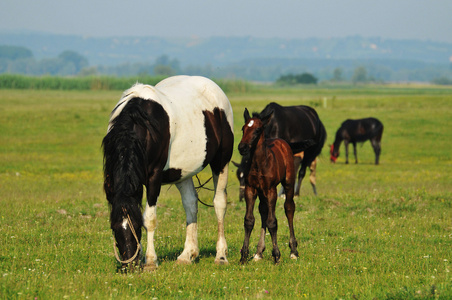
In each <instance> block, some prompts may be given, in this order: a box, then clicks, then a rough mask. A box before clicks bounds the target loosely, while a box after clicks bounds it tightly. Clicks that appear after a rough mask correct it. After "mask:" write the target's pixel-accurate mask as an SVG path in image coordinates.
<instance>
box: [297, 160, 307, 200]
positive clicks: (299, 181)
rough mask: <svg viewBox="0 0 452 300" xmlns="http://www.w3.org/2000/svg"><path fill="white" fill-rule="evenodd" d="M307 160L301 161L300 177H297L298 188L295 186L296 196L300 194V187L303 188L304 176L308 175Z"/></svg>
mask: <svg viewBox="0 0 452 300" xmlns="http://www.w3.org/2000/svg"><path fill="white" fill-rule="evenodd" d="M306 167H307V165H306V162H301V168H300V171H298V179H297V183H296V184H295V185H296V188H295V196H299V195H300V188H301V182H302V181H303V179H304V177H305V176H306ZM295 171H296V169H295Z"/></svg>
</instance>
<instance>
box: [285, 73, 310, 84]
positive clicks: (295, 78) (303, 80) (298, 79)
mask: <svg viewBox="0 0 452 300" xmlns="http://www.w3.org/2000/svg"><path fill="white" fill-rule="evenodd" d="M317 81H318V79H317V78H315V76H314V75H312V74H309V73H302V74H296V75H293V74H288V75H283V76H281V77H279V78H278V79H277V80H276V84H279V85H297V84H317Z"/></svg>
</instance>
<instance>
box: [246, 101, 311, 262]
mask: <svg viewBox="0 0 452 300" xmlns="http://www.w3.org/2000/svg"><path fill="white" fill-rule="evenodd" d="M271 116H272V112H271V111H270V112H268V113H267V114H265V115H264V114H261V115H260V116H259V117H253V118H251V117H250V114H249V112H248V110H247V109H245V112H244V118H245V125H244V126H243V128H242V131H243V137H242V140H241V141H240V144H239V146H238V148H239V152H240V154H241V155H242V156H243V158H242V165H241V168H242V170H243V171H244V180H245V191H244V192H245V201H246V214H245V222H244V227H245V239H244V242H243V247H242V250H241V253H242V257H241V260H240V262H241V263H242V264H243V263H245V262H246V261H247V258H248V254H249V240H250V235H251V232H252V230H253V227H254V221H255V219H254V214H253V210H254V203H255V201H256V198H257V196H259V199H260V203H259V213H260V215H261V221H262V227H261V233H260V238H259V243H258V246H257V252H256V254H255V255H254V260H260V259H262V253H263V251H264V250H265V232H266V228H268V231H269V232H270V235H271V238H272V245H273V251H272V256H273V258H274V261H275V263H278V262H279V260H280V257H281V253H280V251H279V248H278V244H277V230H278V223H277V220H276V215H275V206H276V200H277V198H278V197H277V191H276V187H277V186H278V184H279V183H281V184H282V186H283V187H284V191H285V194H286V199H285V203H284V209H285V213H286V217H287V220H288V223H289V231H290V240H289V246H290V250H291V251H290V253H291V254H290V257H291V258H294V259H296V258H297V257H298V251H297V240H296V239H295V234H294V228H293V217H294V213H295V202H294V200H293V197H294V183H295V169H294V162H293V153H292V150H291V147H290V146H289V144H288V143H287V142H285V141H284V140H283V139H266V138H265V135H264V130H265V127H266V126H267V125H268V122H269V121H270V119H271ZM302 150H303V149H299V151H302Z"/></svg>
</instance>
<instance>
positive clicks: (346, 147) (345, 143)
mask: <svg viewBox="0 0 452 300" xmlns="http://www.w3.org/2000/svg"><path fill="white" fill-rule="evenodd" d="M344 146H345V163H346V164H348V141H347V140H344Z"/></svg>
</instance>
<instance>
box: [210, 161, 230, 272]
mask: <svg viewBox="0 0 452 300" xmlns="http://www.w3.org/2000/svg"><path fill="white" fill-rule="evenodd" d="M212 178H213V183H214V188H215V196H214V198H213V206H214V208H215V214H216V215H217V221H218V241H217V256H216V257H215V263H216V264H219V265H223V264H227V263H228V259H227V258H226V255H227V252H228V245H227V243H226V238H225V236H224V216H225V215H226V205H227V198H226V196H227V195H226V185H227V184H228V165H226V166H225V167H224V169H223V171H222V172H220V174H215V172H213V171H212Z"/></svg>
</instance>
